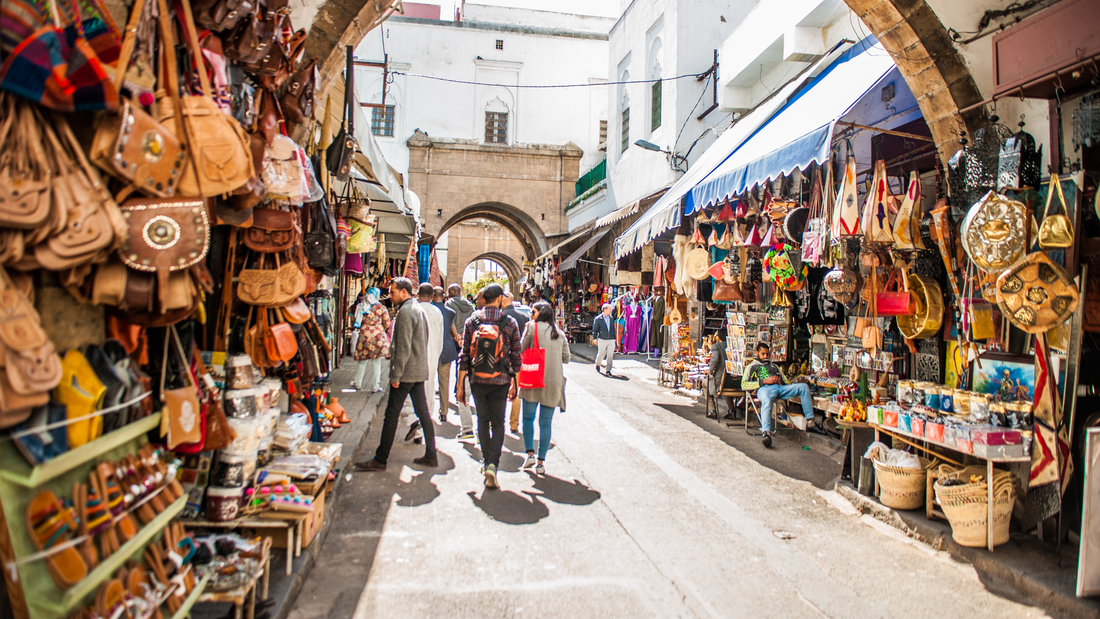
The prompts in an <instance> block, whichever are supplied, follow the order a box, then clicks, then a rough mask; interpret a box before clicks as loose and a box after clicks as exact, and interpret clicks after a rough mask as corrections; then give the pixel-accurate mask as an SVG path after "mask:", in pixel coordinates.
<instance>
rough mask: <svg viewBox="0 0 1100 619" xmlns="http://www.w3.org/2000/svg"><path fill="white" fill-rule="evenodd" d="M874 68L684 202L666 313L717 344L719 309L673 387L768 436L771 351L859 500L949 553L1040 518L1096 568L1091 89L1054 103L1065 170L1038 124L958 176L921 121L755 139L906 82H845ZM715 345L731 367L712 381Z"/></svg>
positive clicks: (992, 140) (986, 145)
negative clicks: (749, 378)
mask: <svg viewBox="0 0 1100 619" xmlns="http://www.w3.org/2000/svg"><path fill="white" fill-rule="evenodd" d="M871 49H878V48H877V46H876V47H872V48H871ZM861 62H863V63H865V64H872V65H873V64H874V63H876V62H878V60H877V59H876V58H875V57H874V56H871V57H867V56H864V55H860V54H859V53H858V52H857V53H855V54H848V55H847V56H846V57H842V58H841V59H840V60H838V61H836V63H835V64H834V65H833V66H832V67H830V68H829V69H826V70H825V72H823V73H822V74H821V76H819V77H816V78H815V79H814V82H813V83H812V84H811V86H810V88H809V89H808V90H807V91H806V93H805V94H803V95H801V96H800V98H798V99H795V100H794V101H793V102H791V103H788V104H787V105H786V106H784V107H783V109H781V110H779V111H778V112H777V113H775V114H774V115H773V116H772V117H771V119H769V120H768V121H767V122H766V123H765V124H764V125H763V126H762V127H760V128H758V129H757V130H756V131H755V134H754V135H753V136H752V137H751V138H749V139H748V140H746V141H745V142H744V143H742V144H740V146H739V148H737V149H736V151H735V152H734V153H733V154H732V155H730V156H729V157H728V159H726V161H725V162H724V163H722V164H721V165H719V166H718V167H717V168H715V169H714V170H713V171H712V172H711V173H709V174H708V175H706V176H705V177H704V178H703V179H702V180H696V181H695V182H694V184H693V186H692V188H691V189H690V193H688V194H686V195H685V197H684V199H683V200H682V201H681V206H683V218H682V220H681V222H680V224H679V226H678V228H677V230H676V236H675V246H674V248H673V250H672V255H671V257H670V258H669V262H670V264H671V265H672V267H671V268H668V269H666V271H665V273H664V275H665V277H666V278H667V281H668V282H669V288H668V299H667V301H668V307H669V308H670V309H671V311H670V314H672V313H677V314H680V315H679V316H670V319H669V320H668V322H672V323H675V322H676V320H677V319H680V320H684V319H685V318H686V316H687V312H686V311H685V305H690V306H692V308H693V309H694V308H695V307H703V308H706V307H713V308H716V311H715V312H714V314H713V315H714V316H715V317H716V318H718V317H720V319H716V320H715V327H714V328H715V329H722V330H724V331H725V338H724V340H725V341H724V343H723V342H721V341H719V340H718V339H716V338H714V337H713V336H711V335H710V333H711V329H712V327H711V326H710V324H709V322H708V320H709V316H711V315H712V314H710V313H709V312H708V311H702V312H700V314H699V316H700V324H699V331H698V334H699V335H698V336H696V337H693V335H694V334H692V333H691V332H690V329H688V328H685V327H683V325H682V323H681V325H679V326H678V327H677V328H678V329H679V334H680V336H681V337H678V338H677V340H678V346H677V347H676V349H675V350H674V351H673V354H672V355H671V356H670V357H669V358H668V359H667V360H666V362H664V363H662V368H663V370H665V371H664V372H662V378H666V376H667V378H668V379H669V380H674V381H677V382H682V383H685V384H687V385H689V386H694V387H696V388H698V389H699V390H700V391H701V392H707V391H708V390H709V387H710V383H713V386H714V391H715V392H717V394H719V395H725V396H730V397H731V398H733V399H734V400H735V401H736V406H737V407H740V408H741V409H742V411H743V412H744V413H745V414H747V415H748V417H749V420H750V421H749V424H750V425H755V422H756V420H757V417H756V416H754V415H758V414H759V413H758V412H755V411H758V410H759V404H758V402H757V401H756V399H755V397H754V394H753V392H752V391H751V390H748V391H746V390H744V389H742V388H741V377H742V376H743V374H744V372H745V370H746V368H747V366H748V364H750V363H751V362H752V361H753V358H754V354H755V353H754V350H755V349H756V346H757V344H758V343H761V342H763V343H767V344H769V345H770V352H771V361H772V362H773V363H775V364H776V365H777V366H779V368H780V369H781V370H782V371H783V372H784V374H785V375H786V378H787V379H788V381H803V382H806V383H808V384H809V385H811V388H812V392H813V402H814V407H815V409H818V410H817V415H819V416H820V415H821V414H825V415H826V416H827V417H828V418H829V419H830V421H829V425H828V427H830V428H832V429H836V430H837V433H838V434H840V436H841V437H842V439H843V440H844V441H845V442H846V443H847V444H848V456H849V463H848V464H847V466H846V469H847V471H846V473H847V474H850V475H851V480H852V484H853V485H854V486H856V487H857V489H858V491H859V492H861V493H864V494H867V495H874V496H876V497H877V498H878V500H879V501H881V503H882V504H884V505H886V506H888V507H892V508H895V509H901V510H921V511H923V512H925V513H926V515H927V517H928V518H940V519H944V520H946V521H947V522H949V523H950V525H951V527H952V536H953V538H954V540H955V541H956V542H957V543H959V544H960V545H965V546H975V547H985V548H988V549H989V550H990V551H993V549H994V548H995V547H996V546H997V545H999V544H1004V543H1005V542H1006V541H1007V540H1008V538H1009V532H1010V530H1012V531H1014V532H1018V533H1021V534H1034V535H1036V536H1038V537H1039V539H1042V533H1041V529H1042V527H1043V524H1044V521H1047V524H1051V522H1052V521H1054V520H1056V521H1057V524H1058V526H1059V527H1060V528H1054V525H1053V524H1051V526H1050V527H1048V533H1047V535H1048V536H1049V535H1050V533H1049V530H1050V529H1053V530H1055V531H1062V532H1063V533H1062V534H1057V533H1056V534H1055V535H1056V537H1057V540H1056V543H1057V544H1058V545H1060V544H1061V543H1062V541H1063V539H1070V540H1078V539H1079V540H1081V543H1082V548H1081V556H1080V561H1081V565H1082V566H1083V567H1082V570H1083V571H1082V574H1085V573H1086V572H1085V570H1084V566H1086V565H1087V561H1088V559H1086V552H1087V550H1089V548H1088V543H1087V541H1086V540H1088V539H1089V535H1090V534H1089V532H1088V531H1087V530H1086V529H1088V528H1089V527H1090V526H1091V527H1092V531H1095V530H1097V529H1096V524H1095V521H1096V519H1097V516H1096V514H1097V506H1096V503H1095V502H1096V497H1097V496H1100V495H1098V494H1097V492H1096V488H1097V485H1096V484H1097V480H1096V472H1095V471H1091V472H1090V471H1089V470H1088V468H1089V465H1088V463H1089V462H1094V461H1095V457H1096V456H1095V454H1096V453H1097V449H1098V448H1100V446H1098V445H1097V442H1098V439H1100V437H1098V436H1097V432H1098V430H1096V426H1098V425H1100V418H1098V417H1097V416H1096V415H1095V414H1092V413H1089V412H1088V411H1091V410H1092V409H1093V408H1094V407H1091V406H1087V405H1086V404H1085V403H1086V402H1087V403H1088V404H1089V405H1091V404H1092V400H1091V398H1093V397H1095V395H1094V394H1095V393H1096V391H1095V387H1093V386H1092V383H1093V382H1094V381H1095V379H1093V378H1090V377H1088V376H1085V375H1079V368H1080V367H1081V365H1082V364H1083V363H1085V362H1086V360H1087V359H1088V358H1089V357H1097V355H1100V348H1097V346H1096V342H1095V341H1094V338H1093V337H1092V335H1091V332H1092V331H1094V330H1100V324H1098V321H1097V320H1096V316H1095V314H1097V312H1096V311H1094V310H1095V308H1096V307H1100V306H1097V305H1095V303H1097V302H1100V296H1098V295H1097V294H1093V293H1095V292H1096V291H1097V290H1100V285H1095V284H1096V282H1097V281H1098V280H1097V276H1096V275H1094V273H1093V269H1092V266H1093V263H1092V262H1091V260H1092V256H1093V255H1094V254H1096V253H1097V252H1094V251H1093V246H1094V245H1095V244H1096V243H1095V242H1094V241H1095V238H1092V237H1091V235H1094V234H1097V232H1098V231H1100V206H1098V205H1100V202H1097V192H1096V184H1097V179H1098V176H1097V172H1098V170H1097V167H1098V164H1097V162H1098V161H1100V158H1098V157H1097V156H1096V152H1097V151H1096V150H1095V147H1094V146H1092V144H1095V143H1096V142H1095V141H1094V140H1095V139H1096V138H1095V136H1097V135H1100V122H1097V121H1096V119H1097V118H1100V115H1098V110H1100V107H1098V106H1097V103H1096V102H1097V101H1100V96H1098V95H1097V94H1096V92H1097V91H1095V90H1093V91H1091V92H1090V91H1089V90H1088V88H1087V87H1081V88H1079V89H1078V91H1077V95H1076V96H1074V97H1064V98H1062V99H1061V100H1060V109H1059V114H1060V115H1061V117H1060V118H1059V121H1060V122H1061V124H1062V125H1063V126H1064V128H1065V134H1064V139H1065V143H1066V149H1067V151H1069V150H1070V149H1072V153H1074V154H1072V155H1071V154H1070V152H1065V153H1061V154H1059V155H1056V156H1049V150H1048V158H1044V156H1043V148H1044V146H1046V148H1048V149H1049V148H1050V146H1049V145H1043V144H1038V143H1037V142H1036V140H1035V138H1034V137H1033V136H1032V134H1030V133H1029V132H1028V131H1027V130H1026V127H1025V122H1023V121H1022V120H1021V122H1020V123H1019V124H1018V126H1017V127H1016V128H1015V129H1012V128H1009V127H1007V126H1005V125H1004V124H1002V123H1001V122H1000V121H999V119H998V118H997V117H996V115H995V114H990V117H989V118H988V119H987V120H986V124H985V126H983V127H982V128H981V129H980V130H978V131H976V132H975V134H974V135H973V136H969V139H967V140H966V141H965V142H964V146H963V148H962V149H960V150H959V151H958V152H957V153H956V154H955V155H954V157H952V158H951V159H950V161H949V163H948V164H947V165H946V166H944V165H943V164H941V162H940V160H939V158H938V157H936V156H935V149H934V148H928V147H927V146H925V145H926V144H931V140H930V138H929V137H928V136H929V132H928V130H927V127H926V126H924V124H923V122H913V123H909V124H907V125H905V126H904V127H901V128H896V129H889V130H887V129H870V128H869V127H867V126H866V125H871V124H873V123H866V122H860V120H859V119H853V118H852V117H851V116H850V115H846V114H847V112H846V111H845V110H844V109H840V110H838V113H836V115H835V116H834V117H833V122H830V123H826V124H825V125H823V126H822V128H821V130H820V135H821V136H823V137H824V138H825V139H824V140H823V141H820V142H819V141H818V140H816V139H814V140H809V142H812V144H813V146H814V148H817V147H818V145H819V144H820V145H822V150H820V151H816V152H812V149H807V148H805V147H804V144H803V145H800V144H794V145H793V146H791V147H787V148H785V149H780V150H778V151H776V150H775V144H776V143H781V142H776V141H770V142H768V143H765V144H763V145H758V144H755V142H756V141H757V140H759V139H763V140H765V141H767V140H769V139H770V138H774V137H776V136H780V135H806V131H805V129H806V123H807V122H810V123H813V122H816V120H819V119H820V118H821V115H820V114H821V112H822V110H821V109H817V110H810V109H808V108H807V107H806V106H819V107H825V108H827V107H828V105H824V104H822V101H826V100H828V99H822V98H819V97H817V96H815V92H814V91H815V90H817V89H823V90H824V92H826V93H828V92H830V91H831V90H830V89H831V87H832V86H836V84H833V83H832V82H833V81H835V80H836V79H839V78H844V89H846V90H848V91H851V90H852V89H853V88H854V89H856V90H857V91H858V92H870V93H873V94H874V95H875V96H876V97H877V96H878V93H879V92H880V87H881V86H882V85H883V84H884V83H889V82H891V80H893V79H894V77H896V75H897V74H896V73H894V72H893V70H892V68H891V67H881V68H882V69H883V70H878V68H876V69H875V70H871V71H868V70H867V67H864V69H863V70H860V71H851V70H849V69H851V68H855V66H856V65H857V64H858V63H861ZM844 63H847V64H848V65H849V67H848V68H847V69H846V68H845V67H844ZM853 78H855V79H853ZM861 80H862V85H863V86H864V87H863V89H862V90H860V89H859V88H858V87H859V86H860V85H861ZM894 83H897V82H894ZM872 87H874V89H872ZM903 88H904V82H900V84H898V89H897V96H898V98H899V99H902V98H903V95H907V93H903V92H902V90H903ZM1093 88H1095V86H1093ZM905 90H907V89H905ZM908 96H911V95H908ZM1030 96H1036V97H1042V96H1043V95H1042V93H1041V92H1036V93H1035V94H1034V95H1030ZM850 100H851V99H850V95H849V101H850ZM832 103H833V104H836V103H837V101H835V100H833V102H832ZM840 103H841V104H842V107H847V108H848V109H849V110H851V109H859V110H863V111H864V113H865V112H866V110H867V109H868V106H866V105H863V104H861V105H859V106H854V107H853V106H847V105H846V104H843V102H840ZM987 105H988V104H987ZM899 108H900V106H899ZM901 109H904V108H901ZM826 112H827V110H826ZM815 114H817V115H816V116H815ZM815 119H816V120H815ZM776 123H786V124H790V125H792V126H790V127H783V126H780V127H778V128H776V127H774V125H775V124H776ZM799 123H801V124H799ZM1052 126H1057V124H1053V125H1052ZM735 127H736V125H735ZM732 130H733V129H730V130H727V131H732ZM1071 131H1072V137H1071V136H1070V133H1071ZM803 142H805V141H803ZM1055 143H1056V144H1057V141H1056V142H1055ZM899 145H905V149H904V150H905V151H906V152H903V153H900V154H899V153H898V152H897V150H898V146H899ZM1056 148H1057V147H1056ZM760 153H765V154H766V156H765V157H764V158H763V159H757V158H755V157H756V156H757V155H759V154H760ZM768 153H770V154H768ZM1074 159H1075V160H1076V162H1073V163H1069V162H1071V161H1073V160H1074ZM1048 166H1049V167H1048ZM624 239H625V240H626V241H630V240H631V238H629V235H624V237H623V238H622V239H620V241H623V240H624ZM1096 266H1100V264H1097V265H1096ZM1090 295H1092V296H1097V299H1094V300H1093V307H1092V308H1091V309H1090V308H1089V305H1090V303H1089V302H1088V299H1089V296H1090ZM717 308H720V309H717ZM716 346H724V347H725V355H726V359H727V361H726V364H725V368H722V369H721V370H720V375H719V376H710V375H709V372H708V361H709V350H710V349H711V348H714V347H716ZM708 381H709V382H708ZM1079 403H1080V404H1082V405H1081V406H1078V404H1079ZM781 409H783V410H781ZM784 410H785V413H786V416H787V418H788V422H787V424H786V425H788V426H794V427H796V428H803V429H804V428H805V421H804V418H803V417H802V415H800V414H799V413H800V411H799V404H798V403H797V402H785V403H784V407H774V408H773V414H775V415H777V416H778V415H779V414H780V413H781V412H783V411H784ZM747 429H748V428H746V430H747ZM1086 456H1087V457H1086ZM792 457H797V455H796V454H793V455H792ZM1086 488H1090V489H1091V490H1086ZM1089 501H1092V505H1091V510H1092V511H1091V514H1092V515H1091V516H1090V511H1089V510H1090V506H1089V504H1088V503H1089ZM1090 518H1091V521H1090ZM1066 531H1070V532H1072V535H1070V536H1069V537H1066V535H1065V533H1064V532H1066ZM1091 535H1092V536H1095V533H1092V534H1091ZM1049 539H1050V538H1049V537H1048V540H1049ZM1091 550H1092V552H1093V553H1094V554H1093V556H1094V557H1095V556H1096V553H1097V552H1100V548H1093V549H1091ZM1093 561H1095V560H1094V559H1093ZM1093 578H1095V575H1094V576H1093ZM1085 590H1086V591H1088V589H1087V587H1086V589H1085Z"/></svg>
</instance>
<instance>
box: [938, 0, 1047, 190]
mask: <svg viewBox="0 0 1100 619" xmlns="http://www.w3.org/2000/svg"><path fill="white" fill-rule="evenodd" d="M927 2H928V6H929V7H930V8H931V9H932V10H933V11H934V12H935V13H936V16H937V17H939V18H940V21H941V22H942V23H943V25H944V27H945V28H954V29H955V30H957V31H958V32H959V34H960V35H961V39H963V40H965V39H967V38H970V37H971V36H973V34H972V33H973V31H976V30H977V29H978V21H979V20H980V19H981V18H982V14H983V13H984V12H985V11H986V10H997V9H1004V8H1005V7H1007V6H1008V5H1010V4H1013V1H1012V0H980V1H979V0H927ZM1014 19H1015V18H1008V21H1012V20H1014ZM1002 21H1004V20H1002ZM994 23H998V22H994ZM990 30H993V28H992V27H991V28H990ZM955 47H956V49H958V50H959V54H960V55H961V56H962V59H963V62H965V63H966V65H967V67H968V68H969V69H970V74H971V75H973V76H974V82H975V83H976V84H977V85H978V89H979V90H980V91H981V93H982V96H983V97H984V98H986V99H988V98H989V97H991V96H993V36H992V35H990V36H985V37H982V38H980V39H978V40H976V41H974V42H972V43H968V44H965V45H958V44H957V45H956V46H955ZM987 109H990V111H991V112H992V111H993V109H992V107H990V108H987ZM995 113H996V114H997V116H999V117H1000V122H1002V123H1004V124H1005V125H1008V128H1009V129H1011V130H1012V131H1019V127H1018V126H1017V125H1018V123H1019V122H1020V115H1021V114H1024V115H1025V116H1026V117H1025V119H1024V121H1025V122H1026V123H1027V125H1026V126H1025V127H1024V129H1025V130H1026V131H1027V132H1028V133H1030V134H1031V135H1033V136H1035V141H1036V142H1037V143H1038V144H1041V145H1042V146H1043V176H1044V177H1045V176H1046V175H1047V174H1048V172H1047V162H1048V161H1049V160H1050V157H1049V153H1050V148H1051V143H1052V142H1051V136H1050V113H1049V107H1048V104H1047V101H1046V100H1044V99H1024V100H1020V99H1019V98H1015V97H1008V98H1005V99H1000V100H998V101H997V103H996V111H995Z"/></svg>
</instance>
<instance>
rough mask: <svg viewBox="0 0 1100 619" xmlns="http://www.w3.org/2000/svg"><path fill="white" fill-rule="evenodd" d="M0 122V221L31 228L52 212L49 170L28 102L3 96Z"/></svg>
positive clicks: (37, 126)
mask: <svg viewBox="0 0 1100 619" xmlns="http://www.w3.org/2000/svg"><path fill="white" fill-rule="evenodd" d="M0 105H2V106H3V113H4V121H3V125H0V153H2V154H0V225H2V226H4V227H7V228H23V229H31V228H35V227H38V226H40V225H42V224H43V223H44V222H46V221H47V220H48V219H50V216H51V215H52V208H51V207H52V202H51V200H50V171H51V168H52V167H53V166H52V164H51V163H50V161H49V159H48V158H47V156H46V153H45V151H44V150H43V149H42V139H41V134H40V132H39V124H38V123H37V122H35V119H34V114H33V112H32V110H31V105H30V104H29V103H24V102H23V101H22V100H21V99H19V98H17V97H11V96H5V97H4V98H3V101H2V102H0Z"/></svg>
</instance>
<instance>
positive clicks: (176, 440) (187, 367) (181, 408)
mask: <svg viewBox="0 0 1100 619" xmlns="http://www.w3.org/2000/svg"><path fill="white" fill-rule="evenodd" d="M173 344H175V347H176V352H177V353H178V354H179V361H180V363H181V364H182V365H181V366H180V373H182V374H184V375H185V376H186V378H187V384H186V385H184V386H183V387H179V388H177V389H165V382H166V378H167V376H168V349H169V348H171V347H172V345H173ZM160 399H161V404H163V406H164V415H163V417H161V425H160V432H161V436H167V441H166V442H167V445H168V449H175V448H176V447H177V446H179V445H183V444H185V443H195V442H197V441H199V440H202V434H203V430H204V424H203V423H202V420H201V419H200V414H201V412H202V410H201V409H200V408H199V390H198V385H197V383H196V382H195V378H194V376H192V375H191V364H189V363H188V362H187V356H186V355H184V353H183V344H182V343H181V342H180V336H179V333H178V332H177V331H176V327H175V325H172V326H169V327H168V333H167V337H165V340H164V356H163V358H162V360H161V369H160Z"/></svg>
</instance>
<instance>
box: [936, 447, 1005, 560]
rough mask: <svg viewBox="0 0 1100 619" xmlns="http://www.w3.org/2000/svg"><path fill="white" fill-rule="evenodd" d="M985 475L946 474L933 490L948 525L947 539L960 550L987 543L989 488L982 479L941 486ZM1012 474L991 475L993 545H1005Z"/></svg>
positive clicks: (975, 470) (971, 472)
mask: <svg viewBox="0 0 1100 619" xmlns="http://www.w3.org/2000/svg"><path fill="white" fill-rule="evenodd" d="M984 473H985V471H984V470H981V469H978V468H977V467H967V468H966V469H962V470H958V471H955V472H950V473H942V472H941V474H940V478H939V479H938V480H936V483H935V485H934V486H933V487H934V488H935V491H936V499H937V500H939V502H940V507H942V508H943V513H944V515H946V516H947V520H948V522H950V523H951V537H953V538H954V539H955V541H956V542H958V543H959V544H960V545H962V546H971V547H975V548H980V547H982V546H985V545H986V544H987V543H988V539H987V538H988V529H987V528H986V526H987V523H988V520H989V486H987V485H986V481H985V480H984V479H983V480H982V481H980V482H978V483H968V484H959V485H956V486H945V485H943V482H944V481H946V480H948V479H967V478H969V477H970V475H977V474H981V475H984ZM1014 494H1015V491H1014V488H1013V479H1012V473H1009V472H1008V471H999V472H997V473H994V475H993V543H994V544H995V545H996V544H1003V543H1005V542H1007V541H1008V525H1009V523H1010V522H1011V521H1012V505H1013V502H1014Z"/></svg>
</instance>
